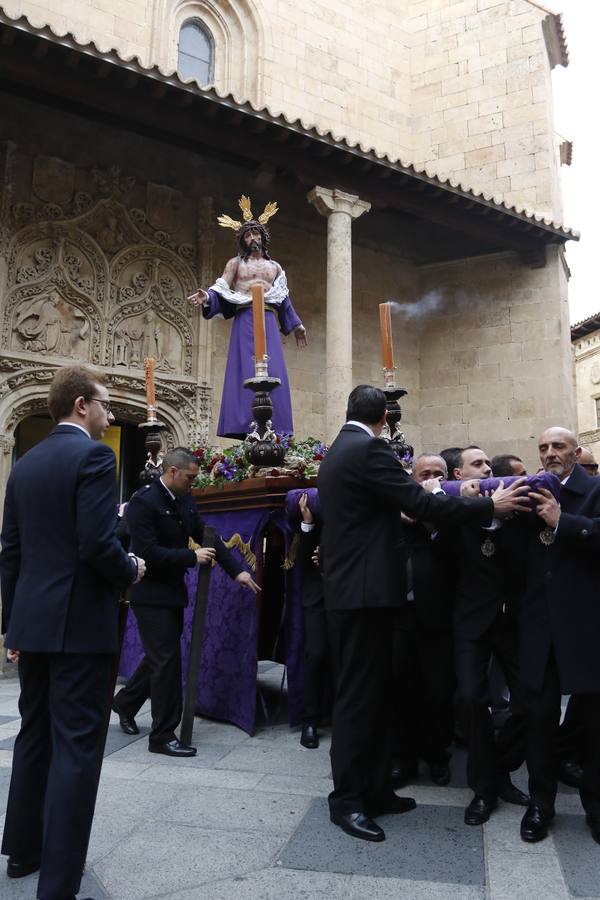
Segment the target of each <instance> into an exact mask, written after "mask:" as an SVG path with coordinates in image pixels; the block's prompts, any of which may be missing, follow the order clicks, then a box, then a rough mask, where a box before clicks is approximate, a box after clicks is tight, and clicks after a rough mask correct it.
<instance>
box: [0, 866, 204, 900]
mask: <svg viewBox="0 0 600 900" xmlns="http://www.w3.org/2000/svg"><path fill="white" fill-rule="evenodd" d="M37 883H38V874H37V873H34V874H33V875H28V876H27V877H26V878H7V877H6V871H5V868H4V865H2V868H1V872H0V897H2V900H33V898H34V897H35V896H36V892H37ZM79 896H80V897H93V898H94V900H110V898H109V895H108V894H107V893H106V891H105V890H104V888H103V886H102V884H101V882H100V881H99V880H98V878H97V877H96V875H95V873H94V872H93V871H90V870H89V869H86V871H85V872H84V873H83V878H82V879H81V890H80V893H79ZM206 900H207V898H206Z"/></svg>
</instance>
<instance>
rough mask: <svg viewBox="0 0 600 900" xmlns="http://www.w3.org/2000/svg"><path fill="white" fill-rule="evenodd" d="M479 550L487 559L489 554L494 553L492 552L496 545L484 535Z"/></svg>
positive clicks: (494, 550)
mask: <svg viewBox="0 0 600 900" xmlns="http://www.w3.org/2000/svg"><path fill="white" fill-rule="evenodd" d="M481 552H482V553H483V555H484V556H485V557H486V558H487V559H489V558H490V556H493V555H494V553H495V552H496V545H495V544H494V542H493V540H492V539H491V538H489V537H486V539H485V541H484V542H483V544H482V545H481Z"/></svg>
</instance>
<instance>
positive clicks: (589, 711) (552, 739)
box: [524, 654, 600, 813]
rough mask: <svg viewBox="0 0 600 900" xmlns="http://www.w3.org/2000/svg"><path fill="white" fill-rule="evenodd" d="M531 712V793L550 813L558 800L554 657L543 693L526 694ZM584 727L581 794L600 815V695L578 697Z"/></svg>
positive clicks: (585, 804) (557, 701) (557, 700)
mask: <svg viewBox="0 0 600 900" xmlns="http://www.w3.org/2000/svg"><path fill="white" fill-rule="evenodd" d="M524 695H525V702H526V704H527V712H528V717H529V718H528V728H527V768H528V770H529V793H530V796H531V800H532V802H533V803H537V804H538V805H539V806H541V808H542V809H543V810H545V811H546V812H548V813H551V812H553V810H554V801H555V798H556V789H557V777H556V761H557V757H556V750H555V748H556V737H557V732H558V723H559V722H560V698H561V693H560V679H559V676H558V669H557V667H556V660H555V658H554V654H551V656H550V659H549V661H548V668H547V669H546V675H545V677H544V683H543V685H542V690H541V691H539V692H538V691H530V690H525V692H524ZM574 696H575V697H576V698H577V719H578V722H579V723H580V724H581V728H582V735H581V750H582V755H581V761H582V765H583V780H582V784H581V788H580V789H579V793H580V796H581V803H582V805H583V808H584V809H585V810H586V811H591V810H594V811H596V812H598V813H600V693H593V694H576V695H574Z"/></svg>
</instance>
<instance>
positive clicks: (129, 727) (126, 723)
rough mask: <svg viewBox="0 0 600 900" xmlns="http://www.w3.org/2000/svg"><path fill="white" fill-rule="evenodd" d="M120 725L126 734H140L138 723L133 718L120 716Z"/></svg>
mask: <svg viewBox="0 0 600 900" xmlns="http://www.w3.org/2000/svg"><path fill="white" fill-rule="evenodd" d="M119 725H120V726H121V731H123V732H124V733H125V734H139V733H140V729H139V728H138V727H137V722H136V721H135V719H134V718H133V716H122V715H120V714H119Z"/></svg>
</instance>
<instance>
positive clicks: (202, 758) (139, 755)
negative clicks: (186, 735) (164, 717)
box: [110, 737, 231, 768]
mask: <svg viewBox="0 0 600 900" xmlns="http://www.w3.org/2000/svg"><path fill="white" fill-rule="evenodd" d="M194 746H196V748H197V750H198V753H197V755H196V756H190V757H187V758H185V759H175V758H174V757H172V756H165V755H164V754H163V753H150V752H149V750H148V741H147V739H146V738H139V737H138V738H136V740H135V741H132V742H131V743H129V744H128V745H127V746H126V747H123V748H122V749H121V750H117V751H115V752H114V753H111V755H110V759H111V760H116V761H117V762H137V763H146V764H147V765H154V766H186V767H190V768H191V767H193V766H199V767H202V766H212V765H214V764H215V763H216V762H217V761H218V760H220V759H221V758H222V757H224V756H226V755H227V754H228V753H229V752H230V750H231V747H229V746H227V745H226V744H206V743H201V744H196V743H195V742H194Z"/></svg>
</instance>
